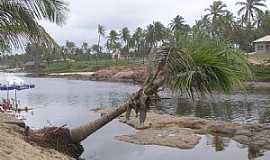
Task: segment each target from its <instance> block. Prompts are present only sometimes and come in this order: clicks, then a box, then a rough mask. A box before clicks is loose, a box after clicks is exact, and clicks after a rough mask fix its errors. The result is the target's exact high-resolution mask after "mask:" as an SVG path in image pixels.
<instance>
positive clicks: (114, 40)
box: [107, 30, 119, 51]
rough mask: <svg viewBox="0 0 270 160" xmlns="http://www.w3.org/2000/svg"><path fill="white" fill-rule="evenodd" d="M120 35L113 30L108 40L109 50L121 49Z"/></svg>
mask: <svg viewBox="0 0 270 160" xmlns="http://www.w3.org/2000/svg"><path fill="white" fill-rule="evenodd" d="M118 40H119V34H118V33H117V31H115V30H111V31H110V33H109V36H108V39H107V48H108V49H109V50H114V51H115V50H116V49H119V42H118Z"/></svg>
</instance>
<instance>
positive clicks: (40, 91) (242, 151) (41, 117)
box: [1, 78, 270, 160]
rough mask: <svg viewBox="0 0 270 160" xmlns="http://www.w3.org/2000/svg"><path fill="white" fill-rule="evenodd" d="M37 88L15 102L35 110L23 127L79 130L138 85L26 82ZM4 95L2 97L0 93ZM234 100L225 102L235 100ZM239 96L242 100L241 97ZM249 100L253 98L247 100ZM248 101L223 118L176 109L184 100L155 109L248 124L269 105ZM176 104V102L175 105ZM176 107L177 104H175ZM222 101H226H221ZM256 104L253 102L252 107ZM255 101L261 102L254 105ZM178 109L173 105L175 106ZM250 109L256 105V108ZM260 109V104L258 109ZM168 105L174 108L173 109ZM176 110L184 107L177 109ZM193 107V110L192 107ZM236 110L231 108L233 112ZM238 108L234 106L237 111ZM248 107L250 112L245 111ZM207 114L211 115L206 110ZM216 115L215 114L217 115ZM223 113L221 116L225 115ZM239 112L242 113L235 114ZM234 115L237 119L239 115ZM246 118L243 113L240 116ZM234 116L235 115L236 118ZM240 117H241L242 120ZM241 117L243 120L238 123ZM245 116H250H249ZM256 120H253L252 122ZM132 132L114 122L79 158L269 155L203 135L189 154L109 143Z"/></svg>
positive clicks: (189, 159) (213, 159)
mask: <svg viewBox="0 0 270 160" xmlns="http://www.w3.org/2000/svg"><path fill="white" fill-rule="evenodd" d="M25 79H26V80H27V81H28V82H32V83H34V84H36V88H35V89H33V90H28V91H20V92H19V93H18V97H19V99H20V103H21V106H28V107H31V108H35V109H34V111H32V112H29V113H23V116H24V117H25V118H26V123H27V124H28V125H29V126H31V127H34V128H41V127H44V126H50V125H58V126H60V125H63V124H67V125H68V126H78V125H80V124H82V123H85V122H87V121H91V120H94V119H96V118H97V117H98V115H97V114H96V113H94V112H92V111H90V110H91V109H93V108H96V107H112V106H115V105H117V104H119V103H121V102H122V101H123V100H124V99H125V98H126V97H127V95H128V94H130V93H132V92H134V91H136V90H137V89H138V86H134V85H130V84H122V83H107V82H91V81H74V80H66V79H53V78H25ZM1 94H2V96H5V93H1ZM237 96H238V95H237V94H236V95H235V96H232V97H231V98H230V99H233V98H235V99H236V101H237V99H238V97H237ZM240 97H242V96H240ZM251 97H252V98H251ZM251 97H250V96H248V99H250V98H251V99H250V100H248V102H249V101H250V102H253V101H256V103H251V104H250V105H248V107H246V106H238V105H231V107H230V109H229V110H230V111H228V113H227V110H228V109H227V108H226V109H225V108H224V106H223V105H221V106H220V107H210V108H207V107H206V108H205V109H203V106H204V105H199V106H200V107H199V108H201V109H197V108H198V107H196V105H194V104H192V105H191V106H189V107H187V106H188V105H180V104H183V102H184V101H182V100H181V101H179V100H178V101H175V100H169V101H164V102H162V103H165V104H168V106H169V107H167V108H166V107H160V109H162V110H163V111H164V112H168V113H171V114H176V113H177V114H181V115H195V116H200V117H215V116H216V117H217V118H221V119H223V118H224V117H227V115H231V118H225V119H232V120H242V119H243V120H245V121H246V120H247V119H250V118H247V117H246V112H247V110H248V114H247V115H253V116H254V117H260V115H261V114H259V111H258V110H257V109H258V108H266V106H267V104H264V103H262V104H260V103H261V102H264V100H265V99H267V100H266V101H265V103H266V102H267V101H268V99H269V97H268V98H267V96H266V95H264V94H262V95H261V94H254V95H253V96H251ZM229 101H231V100H229ZM176 102H177V103H176ZM180 102H181V103H180ZM226 102H227V101H226ZM257 102H258V103H257ZM259 102H260V103H259ZM177 104H178V105H177ZM188 104H189V103H188ZM254 104H258V105H255V106H254ZM259 104H260V105H259ZM172 106H178V107H176V109H173V108H174V107H172ZM179 106H186V107H185V108H181V107H180V108H179ZM197 106H198V105H197ZM235 106H236V109H235ZM237 106H238V107H237ZM247 108H249V109H247ZM208 110H210V111H208ZM216 110H217V111H216ZM224 110H226V113H227V114H226V116H225V115H223V114H224V112H225V111H224ZM239 111H241V112H239ZM238 112H239V113H240V114H238ZM242 113H245V114H242ZM235 115H237V116H235ZM242 115H244V116H242ZM241 117H242V118H241ZM248 117H250V116H248ZM254 119H257V118H254ZM134 132H135V130H134V129H132V128H130V127H128V126H126V125H125V124H121V123H119V122H118V121H117V120H114V121H113V122H111V123H110V124H108V125H107V126H105V127H104V128H102V129H101V130H99V131H98V132H96V133H95V134H93V135H91V136H90V137H88V139H86V140H85V141H84V142H83V143H82V144H83V146H84V148H85V152H84V154H83V155H82V158H85V159H86V160H164V159H168V160H169V159H170V160H179V159H183V160H194V159H196V160H229V159H235V160H246V159H248V158H250V159H252V158H254V157H257V158H256V159H258V160H267V159H270V153H269V152H264V153H263V151H257V150H256V149H255V150H254V149H252V148H250V147H247V146H243V145H241V144H239V143H236V142H234V141H232V140H230V139H229V138H221V137H213V136H202V137H203V138H202V140H201V141H200V144H198V145H197V146H196V147H195V148H194V149H192V150H180V149H175V148H169V147H161V146H141V145H134V144H129V143H125V142H120V141H117V140H114V138H113V137H114V136H116V135H121V134H128V133H134Z"/></svg>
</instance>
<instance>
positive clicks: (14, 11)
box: [0, 0, 68, 53]
mask: <svg viewBox="0 0 270 160" xmlns="http://www.w3.org/2000/svg"><path fill="white" fill-rule="evenodd" d="M67 10H68V9H67V4H66V3H65V2H63V1H61V0H57V1H55V0H38V1H37V0H27V1H25V0H15V1H11V0H1V2H0V12H1V16H0V51H1V53H3V52H7V51H10V50H11V47H21V46H22V45H23V44H24V42H25V41H30V42H38V43H39V44H43V45H46V46H47V47H48V46H50V47H52V46H56V43H55V42H54V40H53V39H52V38H51V37H50V35H49V34H47V33H46V31H45V30H44V29H43V27H42V26H40V25H39V24H38V21H39V20H48V21H50V22H54V23H56V24H58V25H61V24H63V23H64V22H65V18H66V12H67Z"/></svg>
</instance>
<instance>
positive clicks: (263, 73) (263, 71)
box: [252, 66, 270, 81]
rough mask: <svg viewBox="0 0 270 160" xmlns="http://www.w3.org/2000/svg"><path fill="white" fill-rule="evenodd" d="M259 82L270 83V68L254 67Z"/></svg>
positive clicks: (255, 76)
mask: <svg viewBox="0 0 270 160" xmlns="http://www.w3.org/2000/svg"><path fill="white" fill-rule="evenodd" d="M252 70H253V72H254V78H255V80H257V81H270V66H252Z"/></svg>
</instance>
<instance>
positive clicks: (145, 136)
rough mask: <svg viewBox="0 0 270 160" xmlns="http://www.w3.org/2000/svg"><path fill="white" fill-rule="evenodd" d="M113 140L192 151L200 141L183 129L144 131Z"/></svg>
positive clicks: (192, 133)
mask: <svg viewBox="0 0 270 160" xmlns="http://www.w3.org/2000/svg"><path fill="white" fill-rule="evenodd" d="M115 138H116V139H118V140H120V141H125V142H129V143H135V144H141V145H161V146H168V147H176V148H180V149H192V148H193V147H195V146H196V145H197V144H198V143H199V141H200V139H201V137H199V136H198V135H196V134H195V133H194V131H192V130H191V129H185V128H165V129H146V130H140V131H138V132H136V133H135V134H133V135H122V136H116V137H115Z"/></svg>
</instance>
